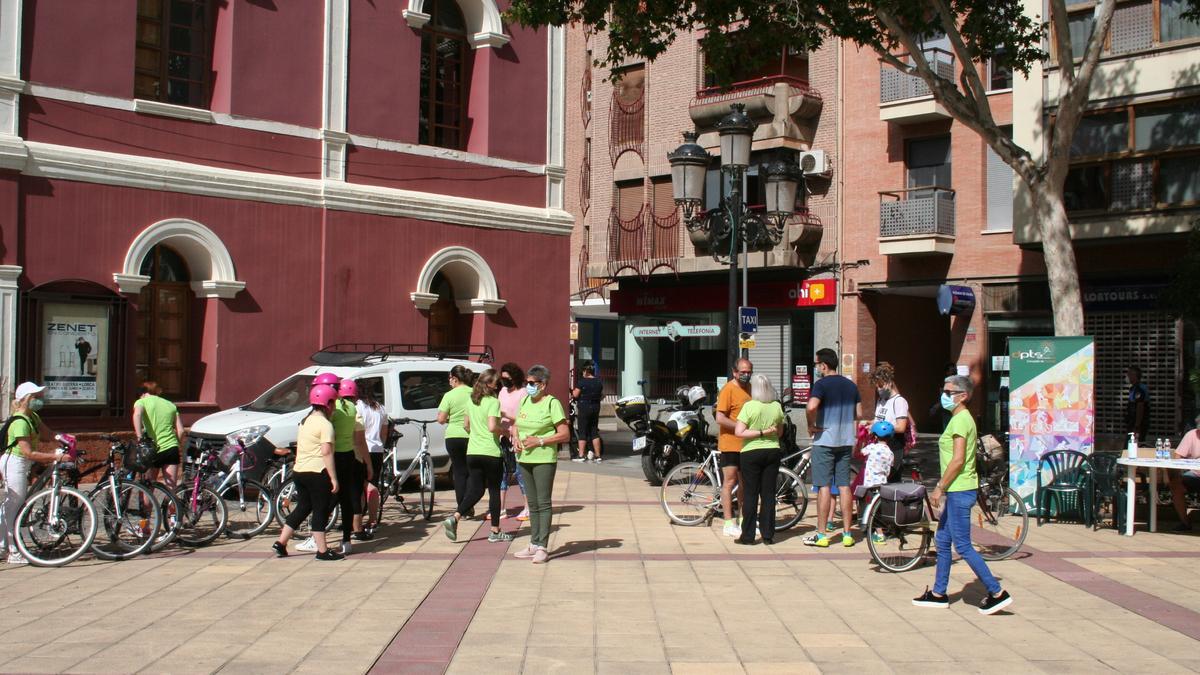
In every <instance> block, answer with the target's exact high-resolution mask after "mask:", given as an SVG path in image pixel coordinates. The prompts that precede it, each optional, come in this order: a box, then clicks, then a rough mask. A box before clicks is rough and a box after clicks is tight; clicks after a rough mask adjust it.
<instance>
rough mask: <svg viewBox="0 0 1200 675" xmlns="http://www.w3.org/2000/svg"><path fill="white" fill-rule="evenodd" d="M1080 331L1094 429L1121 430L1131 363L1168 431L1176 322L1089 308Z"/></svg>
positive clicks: (1177, 362)
mask: <svg viewBox="0 0 1200 675" xmlns="http://www.w3.org/2000/svg"><path fill="white" fill-rule="evenodd" d="M1084 331H1085V334H1086V335H1092V336H1094V337H1095V339H1096V374H1095V378H1096V392H1095V402H1096V431H1097V432H1098V433H1101V434H1123V433H1124V432H1125V397H1126V395H1127V393H1128V391H1129V385H1128V384H1127V383H1126V382H1125V369H1126V368H1128V367H1129V366H1132V365H1137V366H1138V367H1140V368H1141V369H1142V381H1143V382H1145V383H1146V386H1147V387H1149V388H1150V435H1151V437H1155V438H1157V437H1164V438H1165V437H1167V436H1173V435H1174V433H1175V429H1176V428H1177V427H1178V425H1179V413H1178V411H1179V400H1178V396H1177V393H1176V388H1177V386H1178V385H1177V384H1176V383H1177V382H1179V380H1180V379H1181V378H1182V376H1183V373H1182V371H1183V362H1182V357H1181V356H1182V355H1181V353H1180V348H1179V322H1178V321H1176V320H1175V319H1172V318H1171V317H1169V316H1167V315H1166V314H1162V313H1159V312H1113V313H1092V314H1087V315H1085V316H1084ZM757 365H758V364H757V363H756V364H755V366H756V367H757Z"/></svg>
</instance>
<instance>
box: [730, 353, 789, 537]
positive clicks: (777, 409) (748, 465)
mask: <svg viewBox="0 0 1200 675" xmlns="http://www.w3.org/2000/svg"><path fill="white" fill-rule="evenodd" d="M775 398H776V397H775V387H773V386H772V385H771V380H770V378H768V377H767V376H766V375H755V376H754V377H753V378H751V380H750V399H751V400H749V401H746V403H745V405H743V406H742V409H741V411H740V412H739V413H738V417H737V426H736V428H735V429H734V433H735V434H737V437H738V438H740V439H742V453H741V455H742V456H741V474H742V491H743V492H745V495H744V496H743V497H742V505H743V507H744V508H745V510H744V511H742V533H741V536H739V537H738V538H737V539H736V540H735V541H736V542H737V543H739V544H753V543H754V528H755V526H756V525H757V526H758V529H759V531H760V532H761V533H762V540H763V543H764V544H774V543H775V487H776V486H775V481H776V480H777V479H778V477H779V462H780V460H781V459H782V458H783V454H782V451H781V450H780V448H779V434H780V433H782V432H783V406H781V405H779V401H777V400H775ZM760 499H761V508H760V504H759V501H760Z"/></svg>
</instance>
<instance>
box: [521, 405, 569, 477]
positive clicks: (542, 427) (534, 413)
mask: <svg viewBox="0 0 1200 675" xmlns="http://www.w3.org/2000/svg"><path fill="white" fill-rule="evenodd" d="M566 419H567V416H566V415H565V414H564V413H563V407H562V404H561V403H559V402H558V399H556V398H554V397H553V396H550V395H549V394H546V395H545V396H542V400H540V401H538V402H536V403H535V402H534V400H533V398H532V397H530V396H526V397H525V400H523V401H521V407H520V408H518V409H517V434H518V435H519V436H520V438H521V442H522V443H524V444H525V452H522V453H521V454H519V455H517V461H518V462H521V463H522V464H553V463H554V462H557V461H558V446H557V445H554V444H553V443H552V444H550V445H546V446H542V447H538V445H537V441H532V443H529V442H526V440H525V439H527V438H532V437H533V436H538V437H540V438H547V437H550V436H553V435H554V427H556V426H558V425H559V424H560V423H562V422H565V421H566Z"/></svg>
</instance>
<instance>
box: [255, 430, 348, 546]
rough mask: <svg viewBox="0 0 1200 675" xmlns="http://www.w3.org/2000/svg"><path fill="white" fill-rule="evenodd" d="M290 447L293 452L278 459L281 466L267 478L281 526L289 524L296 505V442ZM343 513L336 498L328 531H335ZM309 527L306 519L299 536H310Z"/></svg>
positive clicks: (301, 524)
mask: <svg viewBox="0 0 1200 675" xmlns="http://www.w3.org/2000/svg"><path fill="white" fill-rule="evenodd" d="M288 449H289V450H291V454H289V455H287V456H286V457H282V458H281V459H280V460H278V463H279V468H278V469H276V470H275V472H274V473H272V474H271V477H270V478H268V479H267V485H269V486H272V491H273V493H274V495H275V498H274V507H275V520H276V521H278V523H279V526H280V527H283V526H284V525H287V517H288V516H289V515H291V513H292V508H293V507H294V506H295V505H296V480H295V478H294V477H293V476H292V474H293V473H294V472H295V464H296V444H295V443H292V444H291V445H289V446H288ZM276 486H277V487H276ZM341 513H342V507H341V506H340V505H339V504H338V503H337V500H336V499H335V500H334V503H333V504H332V505H331V506H330V509H329V524H328V525H326V526H325V531H326V532H333V531H334V530H336V529H337V524H338V518H339V517H340V516H341ZM307 528H308V520H307V519H306V520H305V521H304V522H303V523H300V527H298V528H296V530H295V532H296V534H297V536H308V529H307Z"/></svg>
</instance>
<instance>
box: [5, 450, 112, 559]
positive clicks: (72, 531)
mask: <svg viewBox="0 0 1200 675" xmlns="http://www.w3.org/2000/svg"><path fill="white" fill-rule="evenodd" d="M54 439H55V440H56V441H58V442H59V446H60V447H61V448H62V449H63V453H62V454H61V455H59V456H58V457H57V458H56V459H55V460H54V464H53V465H52V466H51V467H50V470H49V471H48V472H47V473H48V474H49V482H50V487H48V488H45V489H43V490H40V491H38V492H36V493H34V494H33V496H31V497H29V498H28V499H27V500H26V501H25V504H24V505H23V506H22V507H21V510H20V511H18V512H17V517H16V520H15V523H16V528H15V531H14V532H13V534H14V535H15V538H16V540H17V542H16V543H17V550H19V551H20V552H21V555H23V556H25V559H26V560H28V561H29V562H30V563H32V564H34V565H37V566H39V567H61V566H63V565H66V564H69V563H71V562H73V561H75V560H76V559H78V558H79V556H81V555H83V553H84V552H85V551H87V550H88V549H89V548H91V546H92V542H93V541H94V540H95V538H96V528H97V523H96V507H95V506H94V505H93V504H92V501H91V499H89V498H88V497H87V496H86V495H84V494H83V493H82V492H80V491H79V490H78V489H76V488H75V487H72V485H71V482H72V476H74V478H75V480H76V481H77V480H78V476H79V469H78V462H79V460H81V459H82V458H83V452H82V451H76V449H75V438H74V437H73V436H71V435H69V434H59V435H57V436H55V437H54ZM2 483H3V481H0V484H2Z"/></svg>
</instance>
